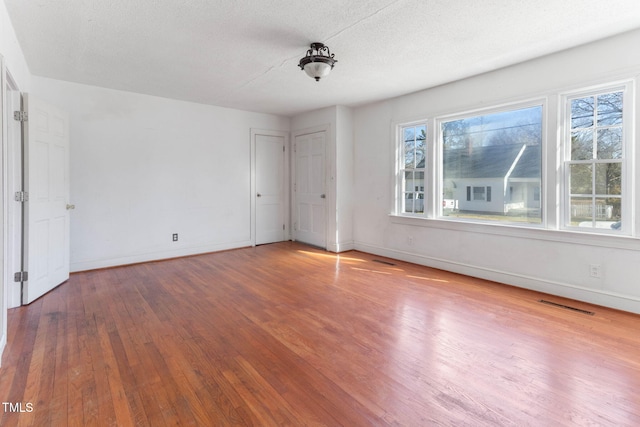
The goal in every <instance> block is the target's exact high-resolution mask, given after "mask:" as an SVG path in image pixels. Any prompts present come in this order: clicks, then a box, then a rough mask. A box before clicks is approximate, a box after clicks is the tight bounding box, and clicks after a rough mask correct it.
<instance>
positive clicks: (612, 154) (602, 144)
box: [598, 127, 622, 159]
mask: <svg viewBox="0 0 640 427" xmlns="http://www.w3.org/2000/svg"><path fill="white" fill-rule="evenodd" d="M621 158H622V128H619V127H618V128H611V129H600V130H598V159H621Z"/></svg>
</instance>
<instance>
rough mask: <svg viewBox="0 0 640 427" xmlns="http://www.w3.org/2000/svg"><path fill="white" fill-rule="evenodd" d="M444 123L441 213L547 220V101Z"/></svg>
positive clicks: (462, 215)
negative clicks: (544, 162)
mask: <svg viewBox="0 0 640 427" xmlns="http://www.w3.org/2000/svg"><path fill="white" fill-rule="evenodd" d="M439 123H440V137H441V140H440V141H441V159H440V161H441V165H442V179H441V183H440V185H441V189H442V197H443V201H442V206H443V209H442V211H441V216H443V217H448V218H458V219H465V220H473V219H480V220H490V221H497V222H524V223H540V222H541V206H540V187H541V171H542V167H541V165H542V154H541V146H542V106H541V105H533V106H526V107H521V108H514V109H509V110H501V111H493V112H490V113H487V114H480V115H468V116H462V117H458V118H455V119H447V120H441V121H440V122H439ZM480 202H482V203H480ZM450 206H454V207H455V208H453V209H451V208H447V207H450Z"/></svg>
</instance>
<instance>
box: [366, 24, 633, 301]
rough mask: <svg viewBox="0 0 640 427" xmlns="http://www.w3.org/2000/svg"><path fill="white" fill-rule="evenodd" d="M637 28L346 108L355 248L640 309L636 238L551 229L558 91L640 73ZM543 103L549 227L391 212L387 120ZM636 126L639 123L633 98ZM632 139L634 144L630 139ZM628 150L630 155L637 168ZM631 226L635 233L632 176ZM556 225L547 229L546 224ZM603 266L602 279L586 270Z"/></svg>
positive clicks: (392, 149)
mask: <svg viewBox="0 0 640 427" xmlns="http://www.w3.org/2000/svg"><path fill="white" fill-rule="evenodd" d="M638 46H640V31H636V32H632V33H627V34H624V35H622V36H619V37H615V38H612V39H607V40H603V41H600V42H597V43H593V44H590V45H587V46H583V47H580V48H576V49H572V50H569V51H565V52H561V53H558V54H555V55H551V56H548V57H544V58H540V59H537V60H534V61H531V62H527V63H523V64H519V65H517V66H513V67H510V68H507V69H503V70H499V71H495V72H491V73H487V74H484V75H480V76H476V77H473V78H470V79H466V80H463V81H459V82H456V83H452V84H448V85H444V86H441V87H437V88H433V89H429V90H425V91H421V92H418V93H414V94H411V95H407V96H403V97H399V98H394V99H390V100H386V101H383V102H378V103H375V104H371V105H367V106H364V107H360V108H356V109H355V110H354V129H355V191H354V200H355V205H354V218H355V219H356V220H355V221H354V236H355V242H356V244H355V245H356V248H357V249H360V250H363V251H367V252H371V253H376V254H379V255H386V256H391V257H395V258H398V259H404V260H407V261H412V262H417V263H421V264H424V265H429V266H434V267H437V268H443V269H447V270H451V271H457V272H460V273H464V274H469V275H472V276H477V277H482V278H487V279H491V280H496V281H500V282H504V283H509V284H513V285H517V286H523V287H527V288H531V289H536V290H540V291H545V292H550V293H553V294H557V295H563V296H568V297H572V298H576V299H579V300H584V301H590V302H595V303H598V304H602V305H607V306H611V307H616V308H620V309H623V310H628V311H634V312H638V313H640V282H639V281H638V278H640V262H638V260H640V240H639V239H637V238H615V237H603V236H589V235H581V234H579V233H570V232H564V231H560V230H558V229H557V228H558V225H557V222H558V221H557V216H558V211H557V207H556V203H555V201H557V200H558V189H557V187H556V186H555V182H556V176H555V174H556V168H557V166H558V165H557V163H556V151H557V150H556V144H557V109H558V99H559V98H558V93H559V91H562V90H569V89H577V88H580V87H585V86H589V85H592V84H598V83H606V82H609V81H612V80H617V79H622V78H635V77H636V76H637V75H638V74H640V56H638V55H636V54H635V52H637V49H638V48H637V47H638ZM539 97H541V98H544V99H546V101H547V117H546V120H547V124H548V128H547V132H546V139H547V140H546V143H547V147H546V148H547V151H546V155H545V159H546V160H547V165H548V168H547V169H545V175H544V178H545V182H546V185H547V187H546V188H545V190H546V194H547V195H548V197H549V199H548V200H550V203H549V204H548V205H547V210H546V215H547V219H548V221H549V226H550V228H552V230H549V229H546V230H530V229H523V228H517V227H496V226H483V225H476V224H461V223H456V222H451V221H449V222H446V221H438V220H426V219H422V220H407V219H404V218H398V217H394V216H390V213H391V212H392V210H393V206H394V201H393V173H394V158H395V146H394V129H395V127H394V125H395V124H397V123H402V122H409V121H412V120H417V119H425V118H432V117H436V116H439V115H444V114H450V113H459V112H464V111H469V110H473V109H478V108H482V107H489V106H494V105H499V104H502V103H508V102H512V101H517V100H528V99H531V98H539ZM635 106H636V112H635V120H636V123H640V116H639V115H638V112H639V111H640V108H638V101H637V100H636V103H635ZM630 145H632V146H634V145H635V146H637V145H638V144H637V138H635V139H634V142H632V143H631V144H630ZM638 152H640V150H636V151H635V158H634V161H635V163H636V165H638V166H640V158H639V156H638ZM635 182H636V189H637V191H636V194H634V197H635V202H634V203H635V209H636V212H638V213H639V214H638V215H637V217H636V219H635V227H636V230H637V229H640V204H639V203H638V200H640V189H639V188H638V187H640V183H639V182H638V179H637V176H636V178H635ZM553 228H555V229H553ZM589 264H599V265H601V266H602V274H603V276H602V278H599V279H598V278H593V277H590V274H589Z"/></svg>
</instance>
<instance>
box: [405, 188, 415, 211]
mask: <svg viewBox="0 0 640 427" xmlns="http://www.w3.org/2000/svg"><path fill="white" fill-rule="evenodd" d="M404 212H405V213H413V193H405V194H404Z"/></svg>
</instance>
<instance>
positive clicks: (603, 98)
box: [598, 92, 622, 126]
mask: <svg viewBox="0 0 640 427" xmlns="http://www.w3.org/2000/svg"><path fill="white" fill-rule="evenodd" d="M620 123H622V92H613V93H606V94H604V95H599V96H598V126H611V125H619V124H620Z"/></svg>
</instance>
